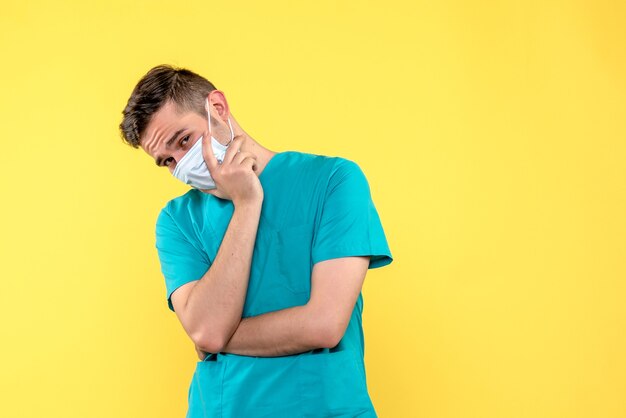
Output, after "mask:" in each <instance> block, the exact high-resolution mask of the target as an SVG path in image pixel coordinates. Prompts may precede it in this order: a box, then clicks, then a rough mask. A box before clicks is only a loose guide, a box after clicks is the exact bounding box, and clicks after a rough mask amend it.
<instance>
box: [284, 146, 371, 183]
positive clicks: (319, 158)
mask: <svg viewBox="0 0 626 418" xmlns="http://www.w3.org/2000/svg"><path fill="white" fill-rule="evenodd" d="M281 154H283V162H284V164H285V165H287V166H293V167H298V168H302V169H306V170H308V171H315V172H316V174H318V175H320V174H326V175H327V176H328V177H331V176H333V175H335V174H340V175H341V174H344V173H351V172H356V173H362V171H361V168H360V167H359V165H358V164H357V163H356V162H354V161H352V160H350V159H347V158H344V157H339V156H329V155H322V154H312V153H306V152H299V151H285V152H283V153H281Z"/></svg>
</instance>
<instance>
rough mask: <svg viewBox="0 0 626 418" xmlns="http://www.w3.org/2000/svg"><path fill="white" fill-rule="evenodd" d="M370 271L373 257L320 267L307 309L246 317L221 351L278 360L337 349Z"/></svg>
mask: <svg viewBox="0 0 626 418" xmlns="http://www.w3.org/2000/svg"><path fill="white" fill-rule="evenodd" d="M368 267H369V257H342V258H336V259H331V260H326V261H322V262H319V263H316V264H315V265H314V266H313V272H312V275H311V297H310V299H309V302H308V303H307V304H306V305H302V306H294V307H291V308H287V309H281V310H278V311H274V312H268V313H265V314H262V315H258V316H252V317H248V318H243V319H242V320H241V322H240V323H239V326H238V327H237V329H236V330H235V332H234V333H233V335H232V336H231V338H230V340H229V341H228V342H227V343H226V345H224V347H223V348H222V349H221V350H219V351H221V352H226V353H233V354H239V355H247V356H258V357H274V356H283V355H289V354H296V353H301V352H305V351H308V350H312V349H315V348H324V347H327V348H332V347H334V346H336V345H337V344H338V343H339V341H340V340H341V338H343V335H344V334H345V332H346V328H347V327H348V323H349V322H350V317H351V315H352V311H353V310H354V306H355V304H356V301H357V298H358V296H359V293H360V292H361V288H362V286H363V281H364V280H365V275H366V273H367V269H368Z"/></svg>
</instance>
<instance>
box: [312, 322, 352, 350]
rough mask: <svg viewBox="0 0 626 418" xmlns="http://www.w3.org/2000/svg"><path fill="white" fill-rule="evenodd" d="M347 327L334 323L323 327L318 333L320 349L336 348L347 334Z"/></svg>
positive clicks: (327, 323) (328, 323)
mask: <svg viewBox="0 0 626 418" xmlns="http://www.w3.org/2000/svg"><path fill="white" fill-rule="evenodd" d="M346 327H347V326H343V324H333V323H332V322H326V323H325V324H323V325H321V326H320V328H318V330H319V331H318V332H317V335H318V337H319V340H318V344H317V345H319V347H320V348H333V347H336V346H337V345H338V344H339V342H340V341H341V339H342V338H343V336H344V334H345V333H346Z"/></svg>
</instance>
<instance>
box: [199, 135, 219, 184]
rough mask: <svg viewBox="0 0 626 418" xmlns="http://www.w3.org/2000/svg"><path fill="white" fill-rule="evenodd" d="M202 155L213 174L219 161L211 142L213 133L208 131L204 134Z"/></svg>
mask: <svg viewBox="0 0 626 418" xmlns="http://www.w3.org/2000/svg"><path fill="white" fill-rule="evenodd" d="M202 156H203V157H204V162H206V165H207V167H208V169H209V173H211V175H213V170H215V169H216V168H217V166H218V165H219V163H218V162H217V158H215V154H214V153H213V144H212V143H211V135H209V133H208V132H205V133H204V135H203V136H202Z"/></svg>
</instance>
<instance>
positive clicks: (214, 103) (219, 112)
mask: <svg viewBox="0 0 626 418" xmlns="http://www.w3.org/2000/svg"><path fill="white" fill-rule="evenodd" d="M207 97H208V99H209V108H210V109H209V110H210V112H211V117H212V118H219V119H221V120H222V121H223V122H226V121H227V120H228V117H229V116H230V110H229V108H228V102H227V101H226V96H225V95H224V93H223V92H222V91H221V90H213V91H211V92H210V93H209V94H208V96H207Z"/></svg>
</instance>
